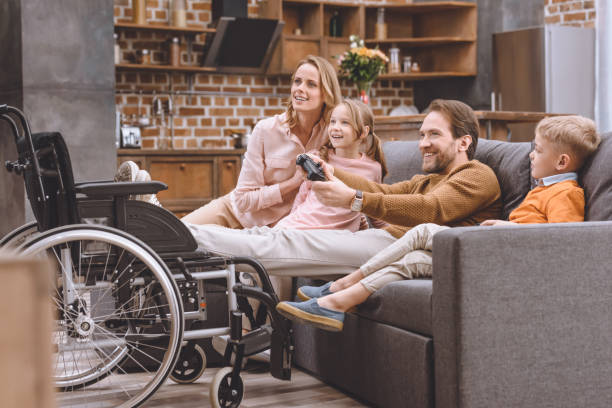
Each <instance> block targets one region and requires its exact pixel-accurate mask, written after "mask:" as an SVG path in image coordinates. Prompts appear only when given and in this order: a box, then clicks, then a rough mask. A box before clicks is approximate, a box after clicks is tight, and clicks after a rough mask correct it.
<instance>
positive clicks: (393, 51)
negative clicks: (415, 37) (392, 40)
mask: <svg viewBox="0 0 612 408" xmlns="http://www.w3.org/2000/svg"><path fill="white" fill-rule="evenodd" d="M399 51H400V50H399V48H397V47H391V48H389V73H391V74H397V73H398V72H400V62H399Z"/></svg>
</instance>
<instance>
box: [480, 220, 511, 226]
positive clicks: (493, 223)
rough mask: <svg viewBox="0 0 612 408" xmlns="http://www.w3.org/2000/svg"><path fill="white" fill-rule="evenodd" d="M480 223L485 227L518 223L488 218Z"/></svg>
mask: <svg viewBox="0 0 612 408" xmlns="http://www.w3.org/2000/svg"><path fill="white" fill-rule="evenodd" d="M480 225H482V226H485V227H497V226H500V225H516V223H515V222H512V221H504V220H486V221H483V222H481V223H480Z"/></svg>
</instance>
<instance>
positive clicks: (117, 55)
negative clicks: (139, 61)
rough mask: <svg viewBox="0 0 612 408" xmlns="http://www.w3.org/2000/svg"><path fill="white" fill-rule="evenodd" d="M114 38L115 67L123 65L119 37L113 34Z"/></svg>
mask: <svg viewBox="0 0 612 408" xmlns="http://www.w3.org/2000/svg"><path fill="white" fill-rule="evenodd" d="M113 38H114V39H115V65H116V64H121V47H119V43H118V42H117V40H119V35H118V34H117V33H114V34H113Z"/></svg>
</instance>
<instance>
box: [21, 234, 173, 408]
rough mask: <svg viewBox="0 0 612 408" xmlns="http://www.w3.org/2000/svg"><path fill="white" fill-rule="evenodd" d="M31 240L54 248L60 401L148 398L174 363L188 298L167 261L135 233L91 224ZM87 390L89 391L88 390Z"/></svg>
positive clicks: (113, 402)
mask: <svg viewBox="0 0 612 408" xmlns="http://www.w3.org/2000/svg"><path fill="white" fill-rule="evenodd" d="M60 229H61V230H62V231H61V232H62V233H61V234H58V233H52V231H48V232H44V233H42V234H40V235H39V236H38V237H37V238H35V239H33V240H32V241H29V242H28V245H29V246H28V247H27V248H26V249H25V251H26V252H27V251H28V250H29V251H30V252H31V253H32V254H33V255H35V256H37V254H41V255H44V254H49V255H50V256H51V259H52V264H53V266H54V275H53V277H52V279H53V284H52V285H51V286H50V297H51V304H52V305H53V307H54V309H55V312H54V313H55V319H54V326H53V338H52V342H53V346H54V354H55V355H54V356H53V360H52V361H53V364H54V371H53V376H54V381H55V385H56V387H57V388H58V389H59V390H63V391H64V393H62V394H59V395H58V400H57V402H58V406H60V407H61V406H67V405H68V406H70V405H72V406H82V405H87V406H88V407H116V406H121V407H131V406H135V405H140V404H142V403H143V402H144V401H145V400H146V399H147V398H148V396H150V395H151V394H152V393H153V392H154V391H155V390H156V389H157V388H158V387H159V386H160V385H161V384H162V383H163V381H164V380H165V378H166V377H167V376H168V374H169V373H170V372H171V370H172V369H173V368H174V364H175V361H176V358H177V356H178V352H179V349H180V345H181V341H180V340H181V332H182V326H183V322H182V303H181V302H180V300H179V299H178V289H177V288H176V284H175V283H174V281H173V279H172V277H171V275H170V273H169V271H168V269H167V267H166V266H165V265H164V264H163V263H162V262H161V261H160V260H159V258H156V257H155V256H153V255H154V254H153V255H151V252H150V250H146V249H144V248H143V247H142V246H141V244H139V243H138V242H137V241H134V240H133V239H131V238H129V237H126V236H125V234H124V235H120V234H113V233H112V232H109V229H108V228H102V227H96V226H92V227H91V228H90V229H89V226H87V227H86V228H83V227H81V228H77V229H74V230H71V229H70V227H69V226H67V227H60V228H58V230H60ZM85 396H86V397H85Z"/></svg>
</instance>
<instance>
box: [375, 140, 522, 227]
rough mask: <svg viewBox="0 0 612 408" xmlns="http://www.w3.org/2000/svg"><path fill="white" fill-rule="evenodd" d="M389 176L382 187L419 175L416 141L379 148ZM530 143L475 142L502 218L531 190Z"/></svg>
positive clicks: (419, 160)
mask: <svg viewBox="0 0 612 408" xmlns="http://www.w3.org/2000/svg"><path fill="white" fill-rule="evenodd" d="M383 150H384V152H385V157H386V159H387V167H388V168H389V174H388V175H387V177H385V180H384V181H385V183H388V184H392V183H396V182H398V181H402V180H408V179H410V178H411V177H412V176H414V175H416V174H423V170H422V169H421V165H422V162H423V161H422V158H421V152H420V151H419V147H418V142H416V141H392V142H386V143H385V144H384V145H383ZM530 151H531V143H508V142H500V141H495V140H486V139H479V140H478V148H477V149H476V157H475V158H476V160H478V161H480V162H482V163H484V164H486V165H488V166H489V167H491V168H492V169H493V171H494V172H495V174H496V175H497V180H498V181H499V185H500V188H501V194H502V201H503V217H504V218H505V219H507V218H508V215H509V214H510V212H512V210H513V209H514V208H516V206H518V205H519V204H520V202H521V201H523V199H524V198H525V196H526V195H527V193H528V192H529V190H530V188H531V175H530V165H529V152H530Z"/></svg>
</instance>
